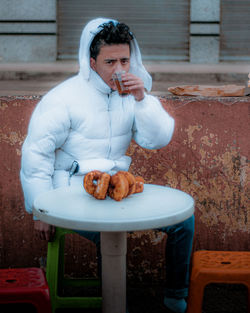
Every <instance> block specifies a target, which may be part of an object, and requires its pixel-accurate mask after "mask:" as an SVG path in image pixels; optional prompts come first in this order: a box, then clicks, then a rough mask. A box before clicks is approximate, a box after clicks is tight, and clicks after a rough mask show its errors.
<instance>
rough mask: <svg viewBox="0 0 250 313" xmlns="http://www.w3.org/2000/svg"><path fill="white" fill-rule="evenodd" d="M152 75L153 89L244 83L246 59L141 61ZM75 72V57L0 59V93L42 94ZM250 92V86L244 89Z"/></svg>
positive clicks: (165, 90) (247, 70) (249, 69)
mask: <svg viewBox="0 0 250 313" xmlns="http://www.w3.org/2000/svg"><path fill="white" fill-rule="evenodd" d="M144 65H145V67H146V69H147V70H148V71H149V72H150V74H151V75H152V78H153V88H152V93H153V94H155V95H162V94H164V95H165V94H168V93H169V92H168V88H169V87H171V86H176V85H186V84H189V85H190V84H191V85H193V84H203V85H207V84H210V85H211V84H212V85H222V84H237V85H245V86H246V85H247V81H248V78H247V75H248V73H250V64H249V63H220V64H190V63H183V62H180V63H167V62H144ZM77 72H78V63H77V62H76V61H56V62H51V63H0V96H13V95H19V96H22V95H43V94H45V93H46V92H48V91H49V90H50V89H51V88H53V87H54V86H56V85H58V84H59V83H60V82H62V81H64V80H65V79H67V78H69V77H71V76H73V75H75V74H76V73H77ZM247 93H249V90H247Z"/></svg>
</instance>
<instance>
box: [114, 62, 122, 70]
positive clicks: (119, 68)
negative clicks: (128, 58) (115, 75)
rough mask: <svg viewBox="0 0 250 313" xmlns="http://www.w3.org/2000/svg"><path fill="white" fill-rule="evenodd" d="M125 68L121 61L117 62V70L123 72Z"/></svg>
mask: <svg viewBox="0 0 250 313" xmlns="http://www.w3.org/2000/svg"><path fill="white" fill-rule="evenodd" d="M122 70H123V67H122V64H121V63H120V62H117V64H116V68H115V71H116V72H121V71H122Z"/></svg>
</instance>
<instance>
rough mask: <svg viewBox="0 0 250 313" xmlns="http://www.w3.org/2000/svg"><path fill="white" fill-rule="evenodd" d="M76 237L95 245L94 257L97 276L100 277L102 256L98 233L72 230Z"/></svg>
mask: <svg viewBox="0 0 250 313" xmlns="http://www.w3.org/2000/svg"><path fill="white" fill-rule="evenodd" d="M74 232H75V233H77V234H78V235H80V236H82V237H84V238H86V239H88V240H90V241H92V242H93V243H94V244H95V245H96V256H97V274H98V276H99V277H100V278H101V277H102V255H101V236H100V232H95V231H85V230H74Z"/></svg>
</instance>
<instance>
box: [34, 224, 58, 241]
mask: <svg viewBox="0 0 250 313" xmlns="http://www.w3.org/2000/svg"><path fill="white" fill-rule="evenodd" d="M34 229H35V231H36V232H37V234H38V236H39V238H40V239H42V240H47V241H53V239H54V235H55V230H56V228H55V226H52V225H49V224H46V223H44V222H41V221H34Z"/></svg>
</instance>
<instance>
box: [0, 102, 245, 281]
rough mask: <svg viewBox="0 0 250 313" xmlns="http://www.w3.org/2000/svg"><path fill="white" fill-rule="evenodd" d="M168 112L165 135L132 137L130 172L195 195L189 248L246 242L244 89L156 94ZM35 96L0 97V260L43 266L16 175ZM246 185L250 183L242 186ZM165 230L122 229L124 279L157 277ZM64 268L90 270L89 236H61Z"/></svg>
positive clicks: (237, 246)
mask: <svg viewBox="0 0 250 313" xmlns="http://www.w3.org/2000/svg"><path fill="white" fill-rule="evenodd" d="M160 100H161V102H162V104H163V106H164V108H165V109H166V110H167V111H168V112H169V113H170V114H171V115H172V116H173V117H174V118H175V123H176V124H175V125H176V127H175V132H174V136H173V139H172V141H171V143H170V144H169V145H168V146H167V147H165V148H163V149H159V150H145V149H142V148H141V147H139V146H138V145H136V144H135V143H134V142H133V143H131V145H130V147H129V149H128V152H127V153H128V155H130V156H132V158H133V162H132V165H131V172H132V173H134V174H138V175H142V176H143V177H144V178H145V181H146V183H152V184H159V185H166V186H170V187H173V188H178V189H181V190H183V191H185V192H187V193H189V194H191V195H192V196H193V197H194V199H195V203H196V205H195V217H196V225H195V239H194V245H193V249H194V250H199V249H208V250H241V251H247V250H248V251H249V250H250V222H249V218H250V209H249V205H248V202H247V188H249V185H248V180H249V165H248V159H247V158H248V155H249V146H250V145H249V118H248V111H249V105H250V98H249V97H239V98H201V97H175V96H166V97H163V98H161V99H160ZM38 101H39V97H24V96H22V97H1V98H0V177H1V178H0V268H5V267H22V266H24V267H28V266H42V265H43V263H44V258H45V257H46V243H45V242H43V241H41V240H40V239H38V238H37V237H36V234H35V232H34V230H33V221H32V217H31V216H30V215H28V214H27V213H26V212H25V210H24V205H23V195H22V191H21V186H20V181H19V171H20V157H21V146H22V143H23V140H24V138H25V135H26V132H27V126H28V121H29V119H30V116H31V113H32V111H33V109H34V107H35V105H36V103H37V102H38ZM248 190H249V189H248ZM166 240H167V237H166V235H165V234H163V233H161V232H157V231H142V232H135V233H130V234H128V271H127V272H128V279H131V280H139V281H162V280H163V279H164V262H165V255H164V246H165V243H166ZM65 254H66V272H67V273H68V274H69V275H73V276H79V275H80V276H81V275H87V276H91V275H96V253H95V247H94V245H93V244H92V243H90V242H88V241H87V240H85V239H84V238H82V237H80V236H78V235H69V236H68V237H67V240H66V250H65Z"/></svg>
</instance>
